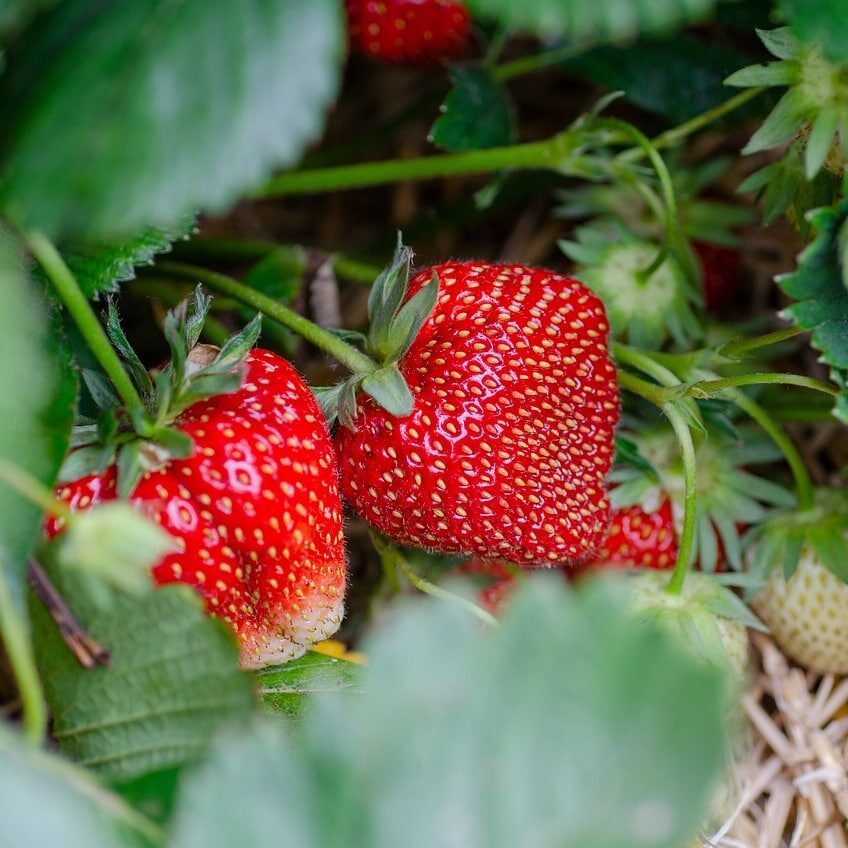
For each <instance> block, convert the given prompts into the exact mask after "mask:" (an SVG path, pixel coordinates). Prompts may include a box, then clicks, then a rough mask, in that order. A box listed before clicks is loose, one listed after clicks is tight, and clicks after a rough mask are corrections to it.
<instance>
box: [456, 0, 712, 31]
mask: <svg viewBox="0 0 848 848" xmlns="http://www.w3.org/2000/svg"><path fill="white" fill-rule="evenodd" d="M714 5H715V0H630V2H629V3H627V4H626V5H622V3H621V2H620V0H592V2H587V0H532V2H530V0H468V2H467V6H468V8H469V9H470V11H471V12H472V13H475V14H479V15H481V16H485V17H487V18H494V19H495V20H496V21H497V22H498V23H499V24H501V25H502V26H503V27H506V28H509V29H519V30H530V31H532V32H535V33H537V34H538V35H539V36H540V37H543V38H545V39H551V38H555V37H557V36H566V37H567V38H568V39H569V40H570V41H621V40H625V39H630V38H634V37H635V36H637V35H639V34H640V33H641V34H652V33H653V34H659V33H668V32H671V31H673V30H674V29H677V28H678V27H682V26H685V25H687V24H691V23H695V22H696V21H699V20H702V19H703V18H705V17H706V16H707V15H708V14H709V13H710V11H711V10H712V8H713V6H714Z"/></svg>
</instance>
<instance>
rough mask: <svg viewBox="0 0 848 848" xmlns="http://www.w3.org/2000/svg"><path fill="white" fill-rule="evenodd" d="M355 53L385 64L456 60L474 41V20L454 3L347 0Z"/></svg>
mask: <svg viewBox="0 0 848 848" xmlns="http://www.w3.org/2000/svg"><path fill="white" fill-rule="evenodd" d="M345 11H346V12H347V23H348V34H349V37H350V44H351V47H352V49H354V50H358V51H359V52H360V53H365V54H367V55H369V56H372V57H374V58H375V59H380V60H381V61H383V62H395V63H409V64H422V63H424V64H426V63H429V62H442V61H445V60H448V59H455V58H457V57H458V56H461V55H462V54H463V53H465V52H466V50H467V48H468V45H469V43H470V41H471V19H470V18H469V16H468V12H467V11H466V9H465V7H464V6H463V5H462V3H457V2H456V0H345Z"/></svg>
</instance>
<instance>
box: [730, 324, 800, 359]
mask: <svg viewBox="0 0 848 848" xmlns="http://www.w3.org/2000/svg"><path fill="white" fill-rule="evenodd" d="M807 332H809V331H808V330H804V329H803V328H801V327H786V328H785V329H783V330H775V331H774V332H773V333H766V334H765V335H763V336H754V337H753V338H749V339H738V340H736V341H733V342H728V343H727V344H726V345H722V346H721V347H720V348H719V349H718V353H719V354H720V355H722V356H728V357H734V358H736V357H738V358H741V357H743V356H745V355H746V354H748V353H751V351H754V350H759V349H760V348H761V347H769V346H770V345H774V344H779V343H780V342H785V341H787V340H788V339H794V338H795V337H796V336H800V335H802V334H803V333H807Z"/></svg>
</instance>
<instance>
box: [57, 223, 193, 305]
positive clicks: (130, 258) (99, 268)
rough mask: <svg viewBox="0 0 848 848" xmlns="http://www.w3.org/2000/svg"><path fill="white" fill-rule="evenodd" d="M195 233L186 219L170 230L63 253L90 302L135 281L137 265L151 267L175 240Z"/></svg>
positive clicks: (152, 229) (155, 229)
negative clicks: (130, 281)
mask: <svg viewBox="0 0 848 848" xmlns="http://www.w3.org/2000/svg"><path fill="white" fill-rule="evenodd" d="M193 230H194V220H193V219H191V218H187V219H186V220H185V222H184V223H182V224H179V225H177V226H175V227H173V228H170V229H165V228H162V227H148V228H147V229H146V230H144V231H143V232H142V233H141V234H140V235H138V236H136V237H135V238H131V239H128V240H126V241H121V242H113V243H108V244H72V245H68V246H66V247H65V248H64V249H63V251H62V253H63V256H64V258H65V262H66V263H67V264H68V267H69V268H70V269H71V271H72V273H73V275H74V277H75V278H76V281H77V282H78V283H79V285H80V288H81V289H82V290H83V292H84V294H85V296H86V297H88V298H89V299H91V298H96V297H97V296H98V295H100V294H104V293H110V292H116V291H118V288H119V286H118V284H119V283H124V282H127V281H128V280H134V279H135V269H136V266H138V265H152V264H153V260H154V258H155V257H156V256H157V254H159V253H166V252H167V251H169V250H170V249H171V245H172V244H173V243H174V242H175V241H177V240H178V239H182V238H186V237H188V236H189V235H190V234H191V233H192V232H193Z"/></svg>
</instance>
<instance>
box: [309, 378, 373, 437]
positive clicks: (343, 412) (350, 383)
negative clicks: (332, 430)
mask: <svg viewBox="0 0 848 848" xmlns="http://www.w3.org/2000/svg"><path fill="white" fill-rule="evenodd" d="M361 383H362V377H360V376H354V377H349V378H348V379H347V380H345V381H344V382H342V383H337V384H336V385H335V386H313V387H312V393H313V394H314V395H315V398H316V400H317V401H318V406H320V407H321V412H323V413H324V418H325V419H326V421H327V426H328V427H332V426H333V424H334V423H335V422H336V420H337V419H338V421H339V423H340V424H341V425H342V426H344V427H347V428H348V429H349V430H353V429H355V426H356V425H355V419H356V413H357V404H356V393H357V391H358V389H359V387H360V385H361Z"/></svg>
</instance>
